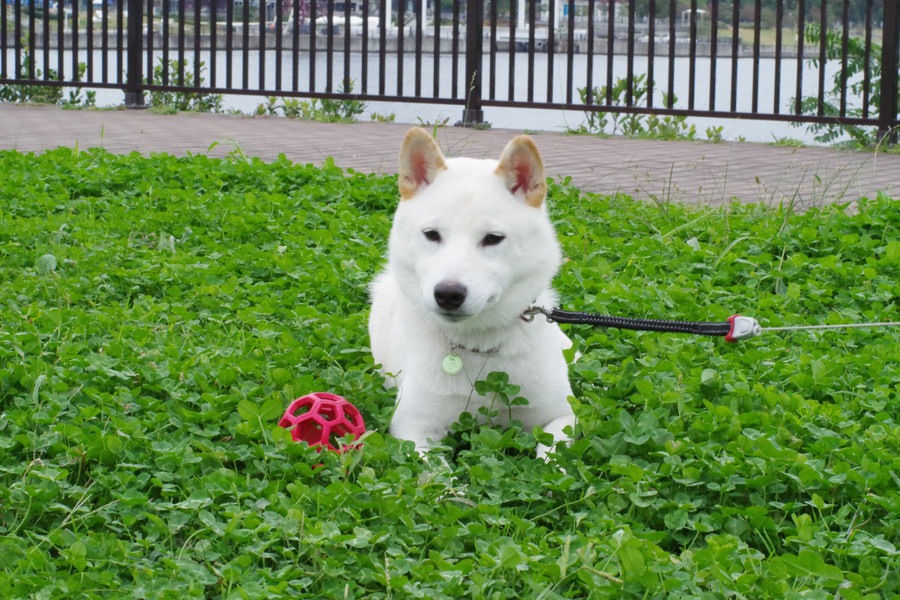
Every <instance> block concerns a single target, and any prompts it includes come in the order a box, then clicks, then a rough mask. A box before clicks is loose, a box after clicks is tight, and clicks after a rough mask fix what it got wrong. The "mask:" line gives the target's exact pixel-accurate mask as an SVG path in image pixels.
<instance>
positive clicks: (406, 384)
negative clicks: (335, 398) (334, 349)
mask: <svg viewBox="0 0 900 600" xmlns="http://www.w3.org/2000/svg"><path fill="white" fill-rule="evenodd" d="M399 187H400V196H401V198H402V200H401V202H400V205H399V207H398V208H397V212H396V214H395V216H394V223H393V228H392V229H391V235H390V242H389V256H388V264H387V267H386V268H385V270H384V272H383V273H381V274H380V275H379V276H378V277H377V279H376V280H375V281H374V283H373V285H372V313H371V317H370V319H369V335H370V338H371V345H372V354H373V356H374V358H375V362H376V363H380V364H381V368H382V372H384V373H385V374H386V375H387V376H388V378H389V382H390V383H396V384H397V386H398V388H399V390H398V398H397V407H396V411H395V413H394V416H393V419H392V421H391V425H390V432H391V434H392V435H394V436H395V437H398V438H401V439H405V440H412V441H413V442H415V444H416V448H417V449H418V450H419V451H420V452H421V451H426V450H428V449H429V448H431V447H432V446H434V445H435V444H437V443H439V442H440V441H441V440H442V439H443V438H444V436H446V435H447V433H448V431H449V429H450V426H451V425H452V424H453V422H454V421H456V420H457V418H458V417H459V415H460V414H461V413H462V412H470V413H472V414H473V415H476V416H478V413H479V409H480V408H482V407H487V408H488V409H489V411H490V412H494V413H496V417H494V418H493V419H492V422H493V423H498V424H500V425H507V424H508V423H509V422H510V421H512V420H518V421H519V422H521V424H522V426H523V427H525V428H526V430H530V429H531V428H533V427H534V426H541V427H542V428H543V430H544V431H545V432H547V433H550V434H552V435H553V437H554V440H556V441H562V440H566V439H568V435H567V433H566V432H564V429H566V428H569V427H571V428H574V425H575V415H574V413H573V411H572V408H571V406H570V405H569V402H568V397H569V396H571V394H572V391H571V387H570V386H569V379H568V367H567V364H566V361H565V359H564V357H563V350H564V349H565V348H567V347H569V346H570V345H571V344H570V342H569V340H568V338H566V336H565V335H564V334H563V333H562V331H560V329H559V327H558V326H557V325H555V324H551V323H548V322H547V321H546V320H545V319H542V318H538V319H535V320H534V321H532V322H528V321H527V320H526V319H525V318H524V312H525V311H526V310H527V309H528V308H529V307H530V306H532V305H539V306H545V307H551V306H555V295H554V293H553V291H552V290H551V289H550V282H551V280H552V279H553V276H554V275H555V274H556V271H557V270H558V268H559V265H560V261H561V251H560V247H559V243H558V241H557V238H556V233H555V231H554V229H553V225H552V224H551V222H550V219H549V217H548V215H547V210H546V206H545V204H544V199H545V196H546V192H547V185H546V182H545V180H544V167H543V163H542V161H541V157H540V154H539V153H538V150H537V148H536V147H535V145H534V142H532V140H531V139H530V138H529V137H527V136H519V137H516V138H515V139H513V140H512V141H511V142H510V143H509V144H508V145H507V146H506V148H505V149H504V151H503V153H502V155H501V157H500V160H499V162H498V161H495V160H476V159H471V158H451V159H447V158H444V155H443V154H442V153H441V150H440V148H439V147H438V145H437V144H436V143H435V141H434V140H433V139H432V138H431V137H430V136H429V135H428V134H427V133H426V132H425V131H423V130H422V129H419V128H413V129H411V130H410V131H409V133H407V135H406V138H405V139H404V141H403V145H402V147H401V149H400V174H399ZM493 371H501V372H505V373H507V374H508V375H509V377H510V383H513V384H515V385H518V386H520V388H521V395H522V397H524V398H525V399H527V400H528V404H527V405H525V406H513V407H506V406H498V405H497V404H499V403H498V402H497V400H496V398H493V397H489V396H488V397H486V396H482V395H480V394H478V393H477V392H476V391H475V389H474V382H475V381H477V380H479V379H483V378H484V377H485V376H486V375H487V374H488V373H490V372H493ZM549 449H550V448H548V447H545V446H539V447H538V456H546V454H547V452H548V451H549Z"/></svg>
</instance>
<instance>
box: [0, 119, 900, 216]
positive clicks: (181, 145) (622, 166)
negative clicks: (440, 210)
mask: <svg viewBox="0 0 900 600" xmlns="http://www.w3.org/2000/svg"><path fill="white" fill-rule="evenodd" d="M536 125H537V124H535V123H527V124H523V126H527V127H528V128H529V129H537V128H539V126H536ZM408 128H409V125H404V124H399V123H371V122H368V123H352V124H324V123H315V122H309V121H295V120H289V119H285V118H267V117H245V116H239V115H212V114H184V113H183V114H178V115H158V114H154V113H151V112H148V111H130V110H97V111H85V110H78V111H71V110H62V109H60V108H56V107H45V106H23V105H17V104H0V149H15V150H19V151H23V152H29V151H34V152H40V151H43V150H47V149H50V148H55V147H58V146H68V147H76V146H77V147H78V148H82V149H86V148H93V147H101V148H105V149H107V150H109V151H110V152H116V153H127V152H132V151H137V152H141V153H144V154H150V153H155V152H165V153H170V154H176V155H183V154H185V153H188V152H190V153H195V154H208V155H210V156H225V155H227V154H229V153H230V152H233V151H235V150H240V152H243V153H244V154H245V155H248V156H256V157H260V158H262V159H264V160H272V159H274V158H276V157H277V156H278V155H279V154H284V155H285V156H287V158H289V159H290V160H291V161H293V162H296V163H313V164H321V163H322V162H323V161H324V160H325V158H326V157H328V156H331V157H333V158H334V161H335V164H337V165H338V166H341V167H344V168H353V169H356V170H358V171H363V172H380V173H395V172H396V163H397V151H398V149H399V145H400V141H401V140H402V138H403V135H404V134H405V132H406V130H407V129H408ZM516 133H519V132H514V131H510V130H498V129H489V130H485V131H474V130H471V129H462V128H456V127H445V128H441V129H439V130H438V132H437V135H438V141H439V142H440V144H441V146H442V147H443V149H444V151H445V153H446V154H447V155H448V156H460V155H465V156H473V157H491V158H496V157H498V156H499V154H500V151H501V150H502V149H503V146H504V145H505V144H506V142H507V141H509V139H510V138H511V137H512V136H513V135H514V134H516ZM534 137H535V141H536V142H537V144H538V147H539V148H540V150H541V153H542V154H543V157H544V162H545V165H546V170H547V174H548V175H549V176H553V177H556V176H564V177H565V176H567V177H571V178H572V183H573V184H574V185H575V186H576V187H578V188H580V189H582V190H584V191H588V192H596V193H601V194H610V193H613V192H622V193H625V194H629V195H632V196H634V197H636V198H641V199H649V200H654V201H658V202H670V201H677V202H688V203H697V202H700V203H707V204H721V203H723V202H728V201H730V200H731V199H732V198H737V199H740V200H743V201H746V202H764V203H767V204H777V203H779V202H782V201H785V202H791V201H793V202H795V203H796V204H798V205H800V206H810V205H813V204H821V203H824V202H839V201H850V200H853V199H856V198H859V197H874V195H875V194H876V193H877V192H878V191H879V190H881V191H884V192H886V193H888V194H889V195H891V196H892V197H895V198H900V155H898V154H883V153H863V152H849V151H841V150H834V149H830V148H782V147H774V146H768V145H762V144H751V143H730V142H729V143H719V144H710V143H706V142H659V141H653V140H635V139H626V138H620V137H609V138H598V137H592V136H573V135H568V134H565V133H550V132H541V133H538V134H535V135H534Z"/></svg>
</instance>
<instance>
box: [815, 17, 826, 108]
mask: <svg viewBox="0 0 900 600" xmlns="http://www.w3.org/2000/svg"><path fill="white" fill-rule="evenodd" d="M819 13H820V14H819V93H818V94H817V102H816V104H817V108H816V114H817V115H818V116H820V117H821V116H822V115H824V114H825V59H826V56H827V53H826V49H827V45H828V44H827V37H828V4H827V0H821V4H820V5H819Z"/></svg>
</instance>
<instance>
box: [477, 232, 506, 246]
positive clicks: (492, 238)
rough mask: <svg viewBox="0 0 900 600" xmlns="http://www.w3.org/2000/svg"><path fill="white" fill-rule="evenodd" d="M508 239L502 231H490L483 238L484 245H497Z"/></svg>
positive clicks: (482, 243)
mask: <svg viewBox="0 0 900 600" xmlns="http://www.w3.org/2000/svg"><path fill="white" fill-rule="evenodd" d="M505 239H506V236H505V235H503V234H502V233H489V234H487V235H486V236H484V238H483V239H482V240H481V245H482V246H496V245H497V244H499V243H500V242H502V241H503V240H505Z"/></svg>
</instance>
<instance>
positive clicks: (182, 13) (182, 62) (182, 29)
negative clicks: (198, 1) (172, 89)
mask: <svg viewBox="0 0 900 600" xmlns="http://www.w3.org/2000/svg"><path fill="white" fill-rule="evenodd" d="M186 14H187V0H178V85H179V86H183V85H184V70H185V69H186V68H187V64H186V63H187V60H186V57H185V51H184V50H185V49H184V40H185V36H186V35H187V33H186V27H187V24H186V23H185V20H186V18H185V17H186ZM168 45H169V40H168V39H164V40H163V46H166V47H167V46H168ZM166 68H168V65H166ZM244 88H245V89H246V86H244Z"/></svg>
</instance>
